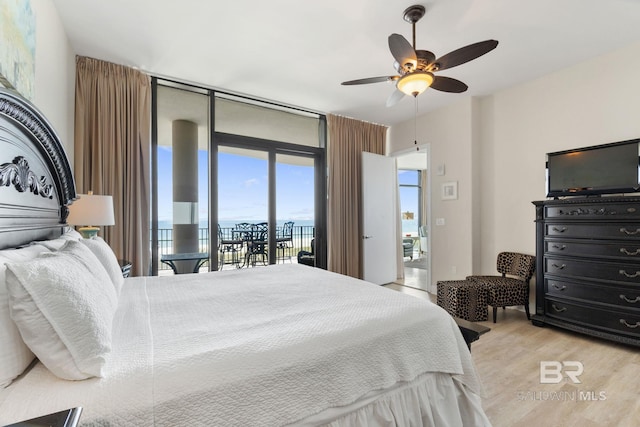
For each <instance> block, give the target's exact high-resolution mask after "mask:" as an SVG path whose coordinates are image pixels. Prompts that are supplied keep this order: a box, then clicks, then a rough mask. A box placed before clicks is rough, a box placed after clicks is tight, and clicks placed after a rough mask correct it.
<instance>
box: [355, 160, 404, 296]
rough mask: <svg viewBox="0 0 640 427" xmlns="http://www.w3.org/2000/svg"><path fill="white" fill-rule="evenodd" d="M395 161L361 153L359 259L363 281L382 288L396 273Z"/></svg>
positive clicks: (393, 279) (394, 277)
mask: <svg viewBox="0 0 640 427" xmlns="http://www.w3.org/2000/svg"><path fill="white" fill-rule="evenodd" d="M396 187H397V186H396V160H395V158H393V157H385V156H380V155H378V154H372V153H366V152H364V153H362V209H363V213H362V229H363V236H362V259H363V272H364V277H363V278H364V280H367V281H369V282H373V283H376V284H378V285H383V284H385V283H391V282H393V281H395V280H396V279H397V277H398V274H397V262H396V257H397V246H398V239H397V235H396V215H397V212H396V211H397V203H396V201H397V195H396V190H397V189H396Z"/></svg>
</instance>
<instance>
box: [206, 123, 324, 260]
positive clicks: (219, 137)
mask: <svg viewBox="0 0 640 427" xmlns="http://www.w3.org/2000/svg"><path fill="white" fill-rule="evenodd" d="M220 146H224V147H234V148H242V149H248V150H256V151H262V152H266V153H267V155H268V182H269V185H268V214H267V223H268V225H269V246H268V253H269V264H275V263H276V215H277V212H276V203H277V194H276V156H277V155H278V154H285V155H288V156H300V157H307V158H312V159H313V160H314V187H315V188H314V194H315V196H314V229H315V235H314V238H315V239H316V240H315V253H316V266H317V267H320V268H326V243H325V242H326V231H325V230H326V226H325V224H326V176H325V174H323V173H322V171H325V170H326V166H325V150H324V148H319V147H309V146H303V145H296V144H290V143H286V142H279V141H272V140H268V139H261V138H254V137H248V136H241V135H234V134H228V133H222V132H215V131H214V132H213V137H212V144H211V147H210V149H209V152H210V153H211V160H212V161H215V164H213V163H212V164H211V167H212V168H211V170H215V171H217V170H218V164H217V161H218V147H220ZM218 181H219V177H218V174H217V173H214V174H211V176H210V182H211V186H210V187H209V188H210V191H211V192H212V194H211V197H210V200H211V202H210V203H211V206H210V215H209V218H210V221H211V223H210V224H209V226H210V227H211V226H215V227H217V224H218V220H219V218H218V207H219V206H218ZM214 234H215V233H210V234H209V236H210V240H212V242H211V245H212V246H211V247H217V244H218V242H217V239H218V236H217V234H215V235H214ZM210 255H211V260H210V262H211V263H213V264H211V265H214V266H216V265H218V264H217V262H218V254H217V253H216V254H210Z"/></svg>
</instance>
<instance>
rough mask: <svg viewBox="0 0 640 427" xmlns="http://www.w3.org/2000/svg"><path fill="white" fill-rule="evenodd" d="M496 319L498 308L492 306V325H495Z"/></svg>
mask: <svg viewBox="0 0 640 427" xmlns="http://www.w3.org/2000/svg"><path fill="white" fill-rule="evenodd" d="M497 317H498V307H496V306H495V305H494V306H493V323H496V318H497Z"/></svg>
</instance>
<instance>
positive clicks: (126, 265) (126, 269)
mask: <svg viewBox="0 0 640 427" xmlns="http://www.w3.org/2000/svg"><path fill="white" fill-rule="evenodd" d="M118 264H120V269H121V270H122V277H125V278H126V277H129V276H130V275H131V262H130V261H126V260H124V259H119V260H118Z"/></svg>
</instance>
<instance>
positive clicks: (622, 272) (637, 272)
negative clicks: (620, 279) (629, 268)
mask: <svg viewBox="0 0 640 427" xmlns="http://www.w3.org/2000/svg"><path fill="white" fill-rule="evenodd" d="M618 273H620V274H622V275H623V276H626V277H628V278H630V279H633V278H635V277H640V271H636V272H635V273H633V274H629V273H627V272H626V271H625V270H620V271H619V272H618Z"/></svg>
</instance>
